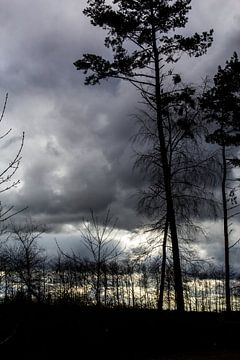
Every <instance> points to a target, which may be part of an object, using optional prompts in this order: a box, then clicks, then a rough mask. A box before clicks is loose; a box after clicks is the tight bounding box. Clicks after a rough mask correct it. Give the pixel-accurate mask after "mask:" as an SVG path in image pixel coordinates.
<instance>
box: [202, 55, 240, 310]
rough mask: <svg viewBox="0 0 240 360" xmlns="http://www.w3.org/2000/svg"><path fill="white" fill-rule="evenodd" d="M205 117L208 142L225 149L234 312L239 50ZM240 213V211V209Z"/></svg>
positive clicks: (209, 95) (208, 98)
mask: <svg viewBox="0 0 240 360" xmlns="http://www.w3.org/2000/svg"><path fill="white" fill-rule="evenodd" d="M202 109H203V110H204V111H205V118H206V120H207V121H208V123H209V124H210V125H211V127H210V130H209V134H208V135H207V141H208V142H209V143H212V144H217V145H218V146H220V148H221V155H220V162H221V166H222V179H221V190H222V211H223V227H224V246H225V296H226V310H227V311H231V297H230V264H229V247H230V246H229V231H230V229H229V219H230V218H232V217H233V216H234V215H236V208H237V207H238V203H237V197H236V194H235V190H234V185H232V184H233V181H234V174H233V173H232V170H233V169H234V168H235V167H239V166H240V160H239V158H238V156H237V151H236V147H237V146H239V145H240V121H239V119H240V61H239V59H238V56H237V54H236V53H234V54H233V56H232V57H231V59H230V60H229V61H227V62H226V65H225V67H224V68H221V66H219V68H218V72H217V73H216V75H215V76H214V79H213V85H212V87H211V88H210V89H208V90H207V91H206V92H205V94H204V96H203V98H202ZM238 213H239V212H238Z"/></svg>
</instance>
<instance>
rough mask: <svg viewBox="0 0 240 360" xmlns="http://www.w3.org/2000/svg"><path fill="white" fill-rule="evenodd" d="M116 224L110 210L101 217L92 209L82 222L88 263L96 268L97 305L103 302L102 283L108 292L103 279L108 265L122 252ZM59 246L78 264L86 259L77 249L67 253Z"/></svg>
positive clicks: (82, 236)
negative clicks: (117, 238)
mask: <svg viewBox="0 0 240 360" xmlns="http://www.w3.org/2000/svg"><path fill="white" fill-rule="evenodd" d="M116 224H117V219H114V218H113V217H112V216H111V214H110V210H108V211H107V213H106V215H105V216H104V217H103V218H101V219H100V218H99V217H98V216H97V215H95V214H94V211H93V210H91V211H90V216H89V217H88V218H87V219H85V218H83V219H82V224H81V227H80V228H79V231H80V235H81V241H82V243H83V245H84V246H85V247H86V249H87V250H88V255H87V263H88V265H89V270H90V269H91V271H92V270H94V279H93V282H94V283H95V285H94V288H95V300H96V304H97V305H100V304H101V290H102V283H104V286H105V292H106V286H107V284H106V279H105V281H102V276H103V275H104V273H105V272H106V265H107V264H108V263H109V262H111V261H114V260H117V258H118V256H119V255H120V254H121V252H122V250H121V248H120V241H119V240H116V238H115V236H116V231H117V229H116ZM57 246H58V249H59V251H60V253H61V254H63V255H64V256H65V257H66V258H68V259H70V260H71V261H74V262H75V263H76V264H78V263H82V262H83V260H84V259H83V258H82V256H81V254H78V253H76V251H72V254H66V253H64V252H63V251H62V250H61V248H60V247H59V245H58V244H57ZM91 271H90V272H91ZM105 275H106V274H105Z"/></svg>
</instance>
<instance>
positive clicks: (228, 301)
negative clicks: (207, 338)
mask: <svg viewBox="0 0 240 360" xmlns="http://www.w3.org/2000/svg"><path fill="white" fill-rule="evenodd" d="M222 160H223V178H222V202H223V226H224V247H225V300H226V311H231V299H230V268H229V237H228V210H227V197H226V191H225V189H226V179H227V163H226V149H225V145H223V146H222Z"/></svg>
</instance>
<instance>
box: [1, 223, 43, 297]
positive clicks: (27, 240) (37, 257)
mask: <svg viewBox="0 0 240 360" xmlns="http://www.w3.org/2000/svg"><path fill="white" fill-rule="evenodd" d="M44 231H45V228H44V227H43V226H42V225H38V224H34V223H33V222H32V220H31V219H26V222H25V223H23V224H17V223H14V222H12V223H11V225H10V235H9V238H8V242H7V244H6V247H5V251H4V252H5V260H6V262H7V266H8V269H9V270H10V271H11V272H12V273H13V274H17V276H18V277H19V279H20V282H21V284H22V286H23V288H24V287H26V296H27V299H28V300H29V301H31V300H32V296H34V297H36V298H37V299H38V300H41V295H42V294H41V290H42V289H41V285H42V281H44V279H43V277H42V274H43V269H44V265H45V260H46V256H45V255H44V251H43V249H42V248H41V247H40V246H39V244H38V240H39V238H40V236H41V235H42V234H43V233H44ZM23 291H24V290H23Z"/></svg>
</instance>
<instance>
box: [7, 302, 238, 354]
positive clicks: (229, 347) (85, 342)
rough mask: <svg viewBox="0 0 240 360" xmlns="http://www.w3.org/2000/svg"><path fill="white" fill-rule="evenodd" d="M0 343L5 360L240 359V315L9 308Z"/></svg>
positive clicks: (35, 306)
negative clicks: (12, 358) (11, 359)
mask: <svg viewBox="0 0 240 360" xmlns="http://www.w3.org/2000/svg"><path fill="white" fill-rule="evenodd" d="M0 341H1V344H0V354H1V355H2V356H1V359H4V358H7V357H8V358H10V356H12V357H13V356H14V358H16V359H24V360H25V359H38V358H39V359H44V360H46V359H60V358H65V359H70V360H72V359H113V360H114V359H122V360H125V359H136V360H144V359H148V360H200V359H205V360H208V359H210V360H215V359H219V360H231V359H233V360H235V359H236V360H240V313H232V314H230V315H227V314H215V313H186V314H177V313H174V312H171V313H169V312H165V313H162V314H160V313H158V312H157V311H155V310H126V309H114V310H109V309H100V310H97V309H96V308H87V309H82V308H80V307H78V306H74V305H36V304H32V305H26V304H25V305H24V304H21V305H20V304H5V305H0ZM16 354H17V357H16Z"/></svg>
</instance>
